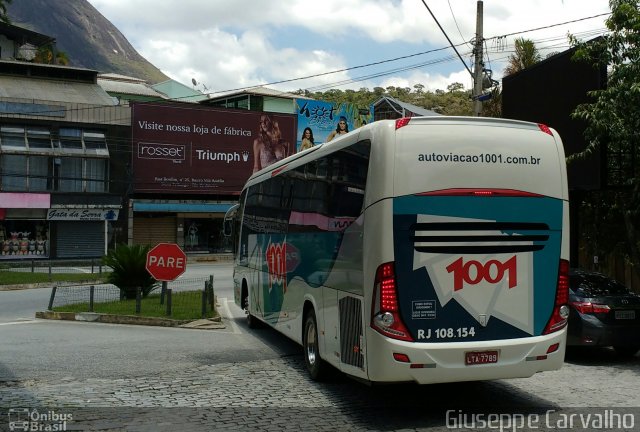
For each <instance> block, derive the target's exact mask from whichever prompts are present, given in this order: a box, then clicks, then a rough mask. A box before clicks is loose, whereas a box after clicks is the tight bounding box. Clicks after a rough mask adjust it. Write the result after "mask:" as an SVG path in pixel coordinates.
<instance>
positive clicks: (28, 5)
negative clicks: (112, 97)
mask: <svg viewBox="0 0 640 432" xmlns="http://www.w3.org/2000/svg"><path fill="white" fill-rule="evenodd" d="M7 11H8V15H9V18H10V19H11V21H12V24H14V25H17V26H20V27H24V28H27V29H29V30H32V31H36V32H38V33H42V34H45V35H47V36H51V37H53V38H56V42H57V48H58V50H59V51H64V52H65V53H66V54H67V57H68V58H69V66H76V67H84V68H87V69H94V70H97V71H99V72H101V73H117V74H121V75H127V76H132V77H136V78H141V79H144V80H146V81H147V82H149V84H155V83H158V82H162V81H166V80H168V79H169V78H168V77H167V76H166V75H165V74H163V73H162V72H161V71H160V70H159V69H158V68H156V67H155V66H154V65H152V64H151V63H149V62H148V61H147V60H145V58H144V57H142V56H141V55H140V54H138V52H137V51H136V50H135V49H134V48H133V46H131V44H130V43H129V41H128V40H127V38H125V37H124V35H123V34H122V33H120V31H119V30H118V29H117V28H116V27H115V26H114V25H113V24H111V22H110V21H109V20H108V19H106V18H105V17H104V16H102V14H101V13H100V12H98V10H97V9H96V8H94V7H93V6H92V5H91V3H89V2H88V1H87V0H63V1H60V0H14V1H13V2H12V3H11V4H9V5H8V8H7Z"/></svg>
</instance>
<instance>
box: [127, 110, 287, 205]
mask: <svg viewBox="0 0 640 432" xmlns="http://www.w3.org/2000/svg"><path fill="white" fill-rule="evenodd" d="M132 116H133V119H132V123H131V126H132V137H133V141H132V145H133V148H132V152H131V153H132V158H133V161H132V166H133V178H134V180H133V181H134V190H135V192H163V193H167V192H168V193H189V194H239V193H240V191H241V190H242V187H243V186H244V184H245V182H246V181H247V179H248V178H249V176H250V175H251V174H252V173H253V172H254V171H255V170H257V169H261V168H264V167H266V166H268V165H270V164H271V163H273V162H275V161H277V160H280V159H282V158H284V157H286V156H289V155H290V154H293V153H295V151H296V129H295V128H296V116H295V115H293V114H279V113H264V112H256V111H245V110H230V109H219V108H209V107H203V106H198V107H192V106H183V105H173V104H164V103H163V104H154V103H143V102H138V103H134V104H133V109H132Z"/></svg>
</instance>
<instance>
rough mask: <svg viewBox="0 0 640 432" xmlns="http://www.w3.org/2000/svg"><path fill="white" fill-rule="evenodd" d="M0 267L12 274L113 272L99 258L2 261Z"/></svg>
mask: <svg viewBox="0 0 640 432" xmlns="http://www.w3.org/2000/svg"><path fill="white" fill-rule="evenodd" d="M0 265H2V266H3V267H6V269H5V270H7V271H12V272H30V273H49V275H51V274H53V273H85V274H88V273H92V274H94V273H95V274H102V273H105V272H111V267H108V266H105V265H104V264H102V260H101V259H99V258H96V259H91V260H77V261H70V260H49V259H32V260H20V261H10V262H9V261H7V262H2V261H0Z"/></svg>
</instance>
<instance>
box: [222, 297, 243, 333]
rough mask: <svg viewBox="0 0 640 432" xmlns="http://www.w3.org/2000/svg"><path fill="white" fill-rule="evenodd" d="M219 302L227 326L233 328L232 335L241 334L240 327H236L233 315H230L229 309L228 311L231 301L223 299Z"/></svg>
mask: <svg viewBox="0 0 640 432" xmlns="http://www.w3.org/2000/svg"><path fill="white" fill-rule="evenodd" d="M220 302H221V303H222V308H223V309H224V312H225V315H226V317H227V318H228V320H227V321H228V322H229V324H231V327H232V328H233V332H232V333H233V334H242V331H240V327H238V326H237V325H236V323H235V320H234V319H233V315H231V309H229V303H231V302H232V300H227V298H226V297H223V298H221V299H220Z"/></svg>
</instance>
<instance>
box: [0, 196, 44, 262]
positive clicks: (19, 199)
mask: <svg viewBox="0 0 640 432" xmlns="http://www.w3.org/2000/svg"><path fill="white" fill-rule="evenodd" d="M50 202H51V201H50V195H49V194H36V193H2V192H0V259H2V260H14V259H33V258H48V257H49V256H50V253H51V252H50V244H49V238H50V231H49V223H48V221H47V218H46V216H47V210H48V209H49V206H50Z"/></svg>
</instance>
